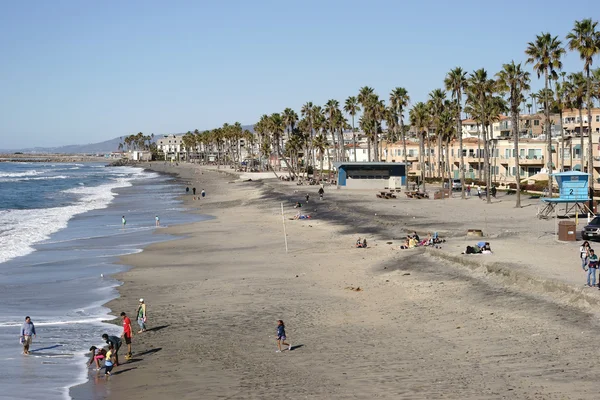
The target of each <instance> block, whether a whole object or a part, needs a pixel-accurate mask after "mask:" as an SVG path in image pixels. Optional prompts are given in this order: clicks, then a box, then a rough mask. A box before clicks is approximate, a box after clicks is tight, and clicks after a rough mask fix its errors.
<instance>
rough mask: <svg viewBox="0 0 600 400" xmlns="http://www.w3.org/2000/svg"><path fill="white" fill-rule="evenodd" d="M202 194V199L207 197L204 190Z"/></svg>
mask: <svg viewBox="0 0 600 400" xmlns="http://www.w3.org/2000/svg"><path fill="white" fill-rule="evenodd" d="M200 194H201V195H202V197H206V192H205V191H204V189H202V192H201V193H200Z"/></svg>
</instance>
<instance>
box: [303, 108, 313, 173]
mask: <svg viewBox="0 0 600 400" xmlns="http://www.w3.org/2000/svg"><path fill="white" fill-rule="evenodd" d="M314 111H315V106H314V105H313V103H312V102H311V101H309V102H307V103H305V104H304V105H303V106H302V108H301V109H300V114H301V115H302V116H303V117H304V118H305V119H306V120H307V121H308V126H307V128H308V140H307V141H306V143H307V150H306V153H307V154H306V155H305V156H304V158H305V159H306V160H307V162H306V166H305V168H306V177H307V178H308V166H309V164H310V161H312V165H313V168H314V164H315V157H314V153H313V151H312V142H313V137H314V129H313V122H314Z"/></svg>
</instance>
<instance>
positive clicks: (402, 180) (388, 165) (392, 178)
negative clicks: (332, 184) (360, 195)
mask: <svg viewBox="0 0 600 400" xmlns="http://www.w3.org/2000/svg"><path fill="white" fill-rule="evenodd" d="M333 165H334V167H336V168H337V187H338V189H340V188H348V189H378V190H382V189H387V188H389V189H400V188H401V187H402V185H404V184H406V165H405V164H404V163H392V162H336V163H333Z"/></svg>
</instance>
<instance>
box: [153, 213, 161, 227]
mask: <svg viewBox="0 0 600 400" xmlns="http://www.w3.org/2000/svg"><path fill="white" fill-rule="evenodd" d="M154 225H155V226H160V218H158V215H157V216H156V217H154Z"/></svg>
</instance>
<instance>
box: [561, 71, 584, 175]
mask: <svg viewBox="0 0 600 400" xmlns="http://www.w3.org/2000/svg"><path fill="white" fill-rule="evenodd" d="M565 90H566V97H567V98H568V103H569V105H570V106H571V108H573V107H575V108H577V110H578V111H579V135H580V138H579V139H580V146H581V149H580V154H579V155H580V157H581V171H584V165H586V164H585V163H584V160H585V157H584V155H583V149H584V147H583V105H584V99H585V98H586V92H587V82H586V81H585V77H584V76H583V72H575V73H572V74H570V75H569V80H568V81H567V86H566V88H565ZM571 168H572V166H571Z"/></svg>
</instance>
